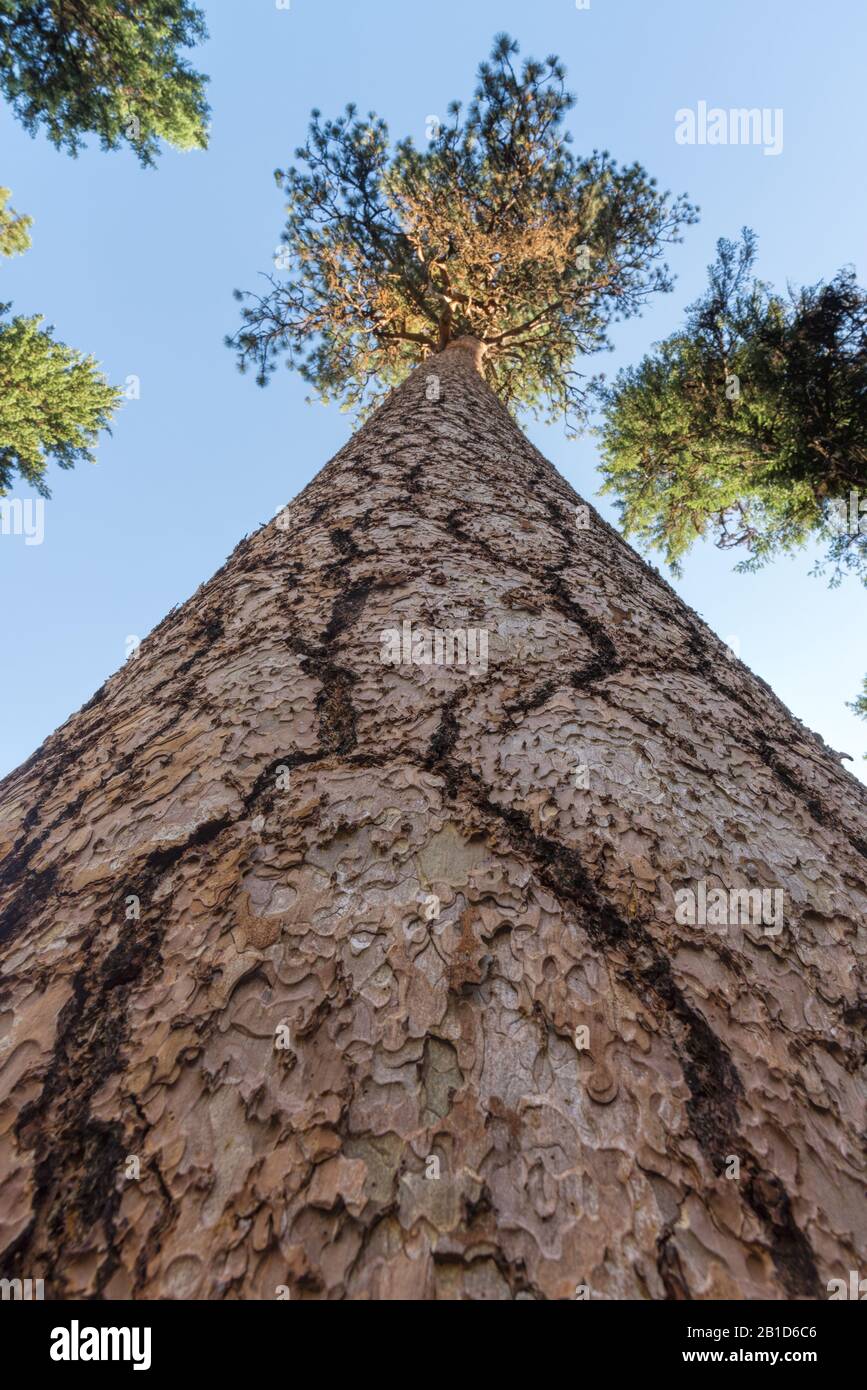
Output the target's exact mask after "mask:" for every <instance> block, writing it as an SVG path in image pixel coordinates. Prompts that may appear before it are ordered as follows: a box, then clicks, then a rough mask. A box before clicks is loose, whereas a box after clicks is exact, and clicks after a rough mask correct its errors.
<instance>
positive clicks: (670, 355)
mask: <svg viewBox="0 0 867 1390" xmlns="http://www.w3.org/2000/svg"><path fill="white" fill-rule="evenodd" d="M755 255H756V241H755V237H754V235H753V233H752V232H750V231H749V230H747V229H745V230H744V232H743V233H742V236H741V240H740V242H739V243H735V242H731V241H727V240H724V239H723V240H721V241H720V242H719V243H718V247H717V259H716V262H715V263H714V264H713V265H712V266H711V267H710V270H709V281H710V283H709V288H708V290H707V292H706V293H705V294H704V295H703V296H702V297H701V298H700V299H699V300H697V301H696V302H695V303H694V304H693V305H691V306H690V308H689V309H688V311H687V317H686V323H685V325H684V327H683V328H682V329H680V330H679V331H678V332H677V333H674V334H672V336H671V337H669V338H667V339H666V340H665V341H664V342H663V343H660V344H659V345H658V346H657V348H656V349H655V351H654V352H652V353H651V354H649V355H648V356H646V357H645V358H644V359H643V361H642V362H640V363H639V365H638V366H637V367H631V368H628V369H627V370H625V371H622V372H620V374H619V375H618V376H617V378H616V380H615V381H614V382H613V383H612V384H611V385H610V386H608V387H607V388H602V390H601V395H602V400H603V414H604V420H603V426H602V430H601V437H602V457H603V464H602V471H603V473H604V475H605V484H604V487H603V492H609V493H614V494H615V495H616V496H617V498H618V499H619V500H618V508H619V511H620V516H621V520H622V523H623V526H624V529H625V531H626V534H627V535H630V534H631V535H635V536H637V538H638V539H639V541H640V542H642V543H643V544H644V545H645V546H648V547H652V548H655V549H658V550H660V551H662V553H663V554H664V556H665V558H666V560H667V561H668V563H669V564H670V565H671V566H672V568H673V569H674V570H675V571H676V572H677V571H678V570H679V562H680V560H681V559H682V557H683V555H684V554H685V552H686V551H687V550H688V549H689V547H690V546H691V545H692V544H693V542H694V541H695V540H697V539H698V538H699V537H700V536H705V535H710V536H712V537H713V538H714V539H715V541H716V544H717V545H718V546H720V547H722V548H724V549H733V550H736V551H738V550H739V551H741V552H743V558H742V559H741V560H740V563H739V564H738V565H737V566H736V568H737V569H738V570H741V571H749V570H755V569H756V568H757V567H759V566H760V565H763V564H764V563H766V562H767V561H768V560H769V559H771V558H772V557H773V556H774V555H777V554H780V553H785V552H791V551H793V550H795V549H797V548H799V547H801V546H803V545H804V544H805V543H806V542H807V541H808V540H810V539H814V540H817V541H819V542H820V543H821V544H822V545H823V546H824V555H823V558H822V559H821V560H820V562H819V564H818V566H817V568H818V569H819V570H820V571H822V570H827V569H830V570H831V582H832V584H838V583H839V582H840V580H841V578H842V577H843V575H844V574H846V573H851V574H854V575H857V576H858V577H859V578H860V579H861V580H862V581H863V582H864V583H865V584H867V294H865V292H864V290H863V289H861V288H860V287H859V286H858V285H857V284H856V282H855V278H854V274H853V272H852V271H851V270H841V271H840V272H839V273H838V274H837V275H836V276H835V277H834V279H833V280H831V281H830V283H828V284H819V285H815V286H812V287H809V288H804V289H801V290H799V291H790V292H789V295H788V297H787V298H785V297H783V296H782V295H780V294H778V293H776V292H775V291H774V290H773V289H772V288H771V287H770V286H769V285H767V284H765V283H764V282H763V281H761V280H759V279H757V278H756V277H755V276H754V275H753V273H752V272H753V266H754V262H755Z"/></svg>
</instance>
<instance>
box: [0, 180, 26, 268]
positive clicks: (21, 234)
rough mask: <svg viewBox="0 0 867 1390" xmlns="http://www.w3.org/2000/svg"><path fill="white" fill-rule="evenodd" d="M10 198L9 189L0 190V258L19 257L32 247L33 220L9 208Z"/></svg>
mask: <svg viewBox="0 0 867 1390" xmlns="http://www.w3.org/2000/svg"><path fill="white" fill-rule="evenodd" d="M10 197H11V194H10V192H9V189H8V188H0V256H18V255H20V254H21V252H22V251H27V250H29V247H30V228H31V226H32V224H33V218H32V217H25V215H24V214H23V213H17V212H16V211H15V209H14V208H11V207H8V206H7V204H8V202H9V199H10Z"/></svg>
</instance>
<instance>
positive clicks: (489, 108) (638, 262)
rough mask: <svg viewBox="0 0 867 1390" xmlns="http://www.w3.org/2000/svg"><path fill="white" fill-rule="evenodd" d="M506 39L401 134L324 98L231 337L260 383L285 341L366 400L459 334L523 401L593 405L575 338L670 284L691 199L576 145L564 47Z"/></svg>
mask: <svg viewBox="0 0 867 1390" xmlns="http://www.w3.org/2000/svg"><path fill="white" fill-rule="evenodd" d="M517 52H518V47H517V44H516V43H514V42H513V41H512V40H511V39H509V38H508V37H507V36H505V35H501V36H500V37H498V38H497V39H496V40H495V43H494V49H493V53H492V56H491V61H490V63H484V64H482V66H481V68H480V70H479V80H478V86H477V89H476V93H475V97H474V100H473V101H472V103H471V104H470V106H469V107H468V108H467V110H466V112H465V113H462V108H461V105H460V103H459V102H453V103H451V105H450V106H449V108H448V118H447V119H446V120H445V121H444V122H443V123H441V124H439V125H438V128H436V127H435V128H434V129H433V130H432V131H431V132H430V133H431V136H432V138H431V139H430V141H429V143H428V144H427V147H426V148H425V149H417V148H416V147H415V146H414V144H413V142H412V140H411V139H406V140H403V141H401V142H399V143H398V144H397V145H396V146H395V148H394V149H393V150H392V149H391V147H390V144H389V136H388V130H387V127H386V125H385V123H384V122H383V121H382V120H380V119H378V118H377V117H376V116H375V115H374V114H373V113H371V114H370V115H369V116H368V118H367V119H366V120H362V119H359V118H357V116H356V110H355V107H354V106H351V105H350V106H347V108H346V113H345V115H343V116H341V117H340V118H338V119H337V120H323V119H322V118H321V116H320V113H319V112H318V111H314V112H313V118H312V122H311V125H310V129H309V134H308V138H307V141H306V143H305V144H304V145H303V146H302V148H300V149H298V150H297V151H296V155H295V157H296V159H297V160H298V161H299V165H298V166H297V167H292V168H290V169H289V170H288V172H285V173H284V172H283V171H282V170H277V171H276V174H275V178H276V180H277V183H278V185H279V186H280V187H282V189H283V192H284V194H285V196H286V198H287V212H288V219H287V222H286V225H285V228H284V231H283V233H282V242H283V247H282V248H281V254H280V257H279V258H278V260H277V261H276V271H275V273H274V274H269V275H268V277H267V279H268V282H269V286H270V288H269V289H268V290H267V292H266V293H265V294H264V295H261V296H260V295H241V294H240V293H239V292H238V291H236V297H237V298H239V299H243V300H246V301H247V303H246V305H245V308H244V309H243V313H242V327H241V328H240V329H239V331H238V332H237V333H236V334H235V335H234V336H233V337H230V338H227V343H228V344H229V346H231V347H233V348H235V350H236V351H237V354H238V362H239V366H240V367H241V370H245V369H246V368H247V367H249V366H253V367H254V368H255V370H256V374H257V380H258V381H259V382H260V384H262V385H264V384H265V382H266V381H267V380H268V378H269V377H270V376H271V374H272V373H273V371H274V370H275V368H276V366H277V365H278V364H279V362H280V360H281V358H283V356H284V355H285V357H286V360H287V364H288V365H289V366H290V367H295V368H297V369H298V370H299V371H300V373H301V375H302V377H303V378H304V379H305V380H306V381H308V382H309V383H310V384H311V385H312V386H313V387H314V388H315V390H316V393H317V395H318V397H319V398H320V399H322V400H324V401H328V400H330V399H334V398H338V399H341V400H342V402H343V403H344V405H345V406H353V407H358V408H361V409H362V410H364V408H365V407H367V406H369V405H370V404H372V403H373V401H375V400H376V399H377V398H378V396H380V395H381V394H383V393H384V392H385V391H386V390H387V389H388V388H390V387H391V386H393V385H394V384H395V383H396V382H398V381H400V380H401V379H402V378H403V377H404V376H405V375H406V374H407V372H408V371H409V370H410V369H411V368H412V367H413V366H415V365H416V364H417V363H418V362H420V361H422V360H423V359H424V358H426V357H428V356H430V355H431V354H433V353H436V352H438V351H440V350H442V349H443V348H444V347H446V346H447V344H448V343H449V342H450V341H451V340H452V339H454V338H455V337H459V336H461V335H463V334H472V335H474V336H475V337H476V338H478V339H479V340H480V341H481V342H482V343H483V344H484V346H485V349H486V356H485V371H486V375H487V378H488V380H489V382H490V384H491V386H493V387H494V389H495V390H496V391H497V392H498V393H499V395H500V397H501V398H502V399H503V400H504V401H505V402H506V403H507V404H508V405H509V406H510V407H512V408H518V407H526V408H529V409H530V410H532V411H534V412H536V413H542V414H544V415H545V416H546V418H549V419H550V418H554V417H555V416H558V417H559V416H561V415H564V416H566V418H567V420H568V419H571V420H578V419H580V418H581V417H582V416H583V413H584V409H585V404H586V394H587V393H586V390H585V389H584V388H582V385H581V381H582V378H581V377H580V376H579V374H578V373H577V372H575V371H574V370H573V369H572V362H573V359H574V357H575V355H576V353H584V354H586V353H592V352H595V351H598V350H599V349H601V348H604V347H606V346H607V345H608V338H607V330H608V327H609V325H610V323H611V322H612V321H613V320H614V319H615V318H625V317H628V316H629V315H631V314H634V313H636V312H638V310H639V309H640V308H641V306H642V304H643V303H644V301H645V300H646V298H647V296H648V295H649V294H651V293H652V292H653V291H655V290H665V289H668V288H669V276H668V271H667V268H666V266H665V265H664V263H663V261H662V254H663V248H664V246H665V244H666V243H670V242H672V241H676V240H678V239H679V238H678V235H677V233H678V231H679V229H680V228H681V227H682V226H683V225H684V224H685V223H688V222H690V221H693V220H694V219H695V210H694V209H693V208H692V207H691V205H690V204H689V203H688V202H686V201H685V200H684V199H683V198H678V199H675V200H672V199H671V198H670V197H669V195H668V194H664V193H660V192H658V191H657V189H656V185H655V181H654V180H653V179H650V178H648V176H647V174H646V173H645V172H644V170H643V169H642V168H641V166H640V165H638V164H633V165H630V166H629V167H623V168H619V167H618V166H617V165H616V164H615V163H614V162H613V161H612V160H611V158H610V157H609V155H608V153H607V151H602V152H601V153H599V152H594V153H592V154H590V155H588V156H586V157H581V158H579V157H576V156H575V155H573V153H572V152H571V150H570V149H569V143H570V136H569V134H568V133H567V132H565V131H564V130H563V121H564V118H565V116H566V113H567V112H568V111H569V109H570V108H571V107H572V106H573V104H574V98H573V97H572V96H571V95H569V93H567V92H566V91H565V88H564V78H565V73H564V69H563V68H562V66H561V65H560V63H559V62H558V61H557V59H556V58H554V57H551V58H548V59H546V60H545V62H536V61H534V60H532V59H530V60H528V61H526V62H524V64H523V66H522V67H521V68H520V69H516V66H515V65H514V63H513V58H514V56H515V54H516V53H517Z"/></svg>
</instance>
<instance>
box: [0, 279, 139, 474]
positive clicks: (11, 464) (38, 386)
mask: <svg viewBox="0 0 867 1390" xmlns="http://www.w3.org/2000/svg"><path fill="white" fill-rule="evenodd" d="M8 311H9V305H8V304H0V320H2V319H3V318H4V317H5V316H6V315H7V314H8ZM119 396H120V391H119V389H118V388H117V387H114V386H110V385H109V384H108V382H107V381H106V379H105V377H104V376H103V374H102V373H101V372H100V371H99V369H98V367H97V364H96V362H95V361H94V359H93V358H92V357H85V356H84V355H83V354H82V353H80V352H78V351H76V349H75V348H70V347H67V346H66V345H65V344H64V343H58V342H55V340H54V337H53V330H52V329H51V328H43V327H42V319H41V317H40V316H39V315H34V316H33V317H32V318H20V317H19V318H14V319H12V320H11V321H8V322H5V323H3V322H0V496H5V494H6V493H7V491H8V489H9V486H10V484H11V482H12V479H13V477H14V475H15V473H16V472H17V473H19V474H20V476H21V477H22V478H23V479H24V481H25V482H27V483H30V484H31V485H32V486H33V487H34V488H35V489H36V491H37V492H39V493H40V494H41V495H42V496H43V497H47V496H49V491H48V488H47V486H46V484H45V471H46V468H47V465H48V462H49V460H53V461H54V462H55V463H57V464H58V465H59V467H61V468H72V467H73V466H74V464H76V463H78V462H84V461H88V462H92V461H93V448H94V445H95V443H96V439H97V435H98V433H99V431H100V430H101V429H106V428H107V427H108V425H109V422H110V420H111V416H112V412H113V410H114V408H115V406H116V405H117V402H118V399H119Z"/></svg>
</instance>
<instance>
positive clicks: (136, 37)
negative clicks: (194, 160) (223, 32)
mask: <svg viewBox="0 0 867 1390" xmlns="http://www.w3.org/2000/svg"><path fill="white" fill-rule="evenodd" d="M206 37H207V31H206V29H205V21H204V16H203V14H202V11H201V10H200V9H199V7H198V6H197V5H193V4H189V3H187V0H0V92H2V94H3V96H4V97H5V98H6V99H7V101H10V102H11V103H12V108H13V110H14V112H15V114H16V116H18V118H19V119H20V120H21V122H22V124H23V125H24V127H25V129H26V130H28V131H30V132H31V134H35V133H36V131H38V130H44V131H45V133H46V135H47V136H48V138H49V140H50V141H51V142H52V144H54V145H56V146H57V147H58V149H64V150H67V151H68V152H69V153H70V154H73V155H75V154H77V153H78V151H79V150H80V149H81V147H82V145H83V143H84V137H85V136H86V135H88V134H93V135H96V136H97V137H98V139H99V142H100V144H101V145H102V147H103V149H107V150H114V149H117V148H118V147H119V146H120V145H122V144H128V145H130V146H131V147H132V149H133V150H134V151H135V153H136V154H137V155H138V157H139V159H140V160H141V162H142V163H143V164H152V163H153V162H154V159H155V157H156V154H157V152H158V147H159V141H160V140H165V141H167V142H168V143H169V144H171V145H175V146H177V147H179V148H181V149H190V148H192V147H194V146H200V147H202V148H204V147H205V146H206V144H207V119H208V105H207V102H206V100H205V94H204V93H205V84H206V82H207V78H206V77H204V76H203V75H202V74H201V73H199V72H195V71H194V70H193V69H192V68H191V67H190V66H189V64H188V63H187V62H186V61H185V60H184V59H183V58H182V57H181V54H180V50H181V49H184V48H190V47H192V46H193V45H194V44H196V43H199V42H201V41H202V40H203V39H205V38H206Z"/></svg>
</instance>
